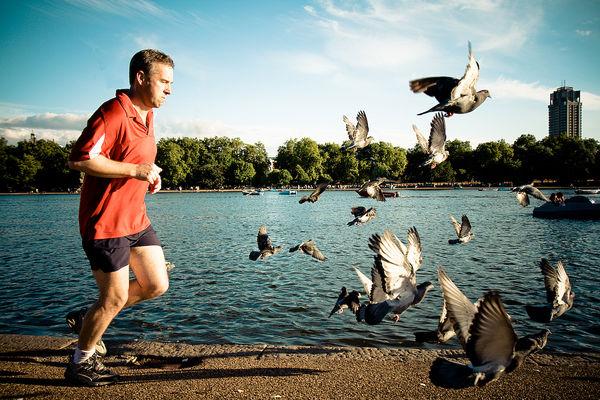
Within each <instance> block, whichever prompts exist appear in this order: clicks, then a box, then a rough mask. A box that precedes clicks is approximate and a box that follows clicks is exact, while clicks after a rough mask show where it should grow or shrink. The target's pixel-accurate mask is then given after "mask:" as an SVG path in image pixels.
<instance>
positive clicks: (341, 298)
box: [329, 286, 360, 317]
mask: <svg viewBox="0 0 600 400" xmlns="http://www.w3.org/2000/svg"><path fill="white" fill-rule="evenodd" d="M359 307H360V293H358V292H357V291H356V290H353V291H352V292H350V293H348V290H347V289H346V287H345V286H343V287H342V290H341V291H340V294H339V295H338V298H337V301H336V302H335V305H334V306H333V309H332V310H331V312H330V313H329V317H331V316H332V315H333V314H341V313H343V312H344V310H345V309H347V308H349V309H350V310H352V312H353V313H355V314H356V312H357V311H358V309H359Z"/></svg>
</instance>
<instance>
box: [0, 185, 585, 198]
mask: <svg viewBox="0 0 600 400" xmlns="http://www.w3.org/2000/svg"><path fill="white" fill-rule="evenodd" d="M536 187H537V188H538V189H544V190H559V189H560V190H575V188H571V187H565V186H536ZM499 188H502V189H508V190H510V189H511V188H510V187H507V186H463V187H460V188H457V187H454V186H418V187H411V186H403V187H397V188H394V189H389V188H384V191H385V192H395V191H401V190H477V191H479V190H480V189H483V191H497V190H498V189H499ZM358 189H359V188H358V187H354V188H340V189H338V188H332V189H327V191H339V192H355V191H357V190H358ZM245 190H261V189H256V188H254V189H253V188H247V189H198V190H194V189H182V190H173V189H170V190H167V189H162V190H161V191H160V192H159V193H235V192H238V193H241V192H243V191H245ZM278 190H279V189H278ZM282 190H296V191H304V192H310V191H312V190H314V189H311V188H302V189H296V188H290V189H282ZM264 192H266V193H268V192H270V190H269V189H265V190H264ZM273 193H276V192H273ZM48 194H50V195H57V194H72V195H78V194H79V193H78V192H39V193H30V192H0V196H11V195H17V196H24V195H32V196H33V195H48Z"/></svg>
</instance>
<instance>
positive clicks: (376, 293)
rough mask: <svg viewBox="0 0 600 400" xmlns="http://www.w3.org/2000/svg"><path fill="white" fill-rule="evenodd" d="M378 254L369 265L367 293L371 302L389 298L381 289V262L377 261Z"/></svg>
mask: <svg viewBox="0 0 600 400" xmlns="http://www.w3.org/2000/svg"><path fill="white" fill-rule="evenodd" d="M378 257H380V256H375V257H374V258H375V262H374V263H373V266H372V267H371V282H372V285H371V291H370V292H368V293H369V301H370V302H371V303H380V302H382V301H386V300H389V298H390V297H389V296H388V294H387V293H386V292H385V290H384V289H383V277H382V273H383V269H382V268H381V263H377V258H378Z"/></svg>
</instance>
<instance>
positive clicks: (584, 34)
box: [575, 29, 592, 36]
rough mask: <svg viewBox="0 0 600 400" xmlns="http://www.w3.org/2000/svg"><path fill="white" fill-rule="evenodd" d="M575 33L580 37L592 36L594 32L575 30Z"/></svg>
mask: <svg viewBox="0 0 600 400" xmlns="http://www.w3.org/2000/svg"><path fill="white" fill-rule="evenodd" d="M575 33H577V34H578V35H579V36H590V35H591V34H592V31H590V30H581V29H577V30H575Z"/></svg>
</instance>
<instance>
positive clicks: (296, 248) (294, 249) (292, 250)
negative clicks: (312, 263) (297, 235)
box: [290, 244, 302, 253]
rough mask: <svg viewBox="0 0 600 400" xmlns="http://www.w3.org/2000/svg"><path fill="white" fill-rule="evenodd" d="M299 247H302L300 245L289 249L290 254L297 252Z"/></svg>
mask: <svg viewBox="0 0 600 400" xmlns="http://www.w3.org/2000/svg"><path fill="white" fill-rule="evenodd" d="M300 246H302V244H299V245H298V246H294V247H292V248H291V249H290V253H293V252H295V251H298V249H300Z"/></svg>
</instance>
